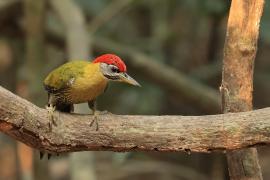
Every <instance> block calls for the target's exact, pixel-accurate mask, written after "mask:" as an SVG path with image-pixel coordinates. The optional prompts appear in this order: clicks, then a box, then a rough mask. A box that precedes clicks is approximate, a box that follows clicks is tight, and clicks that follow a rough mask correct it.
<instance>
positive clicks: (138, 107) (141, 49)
mask: <svg viewBox="0 0 270 180" xmlns="http://www.w3.org/2000/svg"><path fill="white" fill-rule="evenodd" d="M28 1H30V0H25V1H20V0H10V1H8V0H1V1H0V83H1V86H4V87H5V88H7V89H9V90H11V91H13V92H14V93H16V94H18V95H20V96H22V97H25V98H27V99H29V100H30V101H32V102H34V103H35V104H37V105H39V106H40V107H44V106H45V104H46V93H45V91H44V90H43V85H42V79H43V78H44V77H45V76H46V74H47V73H48V72H50V71H51V70H52V69H53V68H55V67H57V66H58V65H60V64H63V63H64V62H66V61H67V60H70V59H69V57H74V56H72V55H70V52H69V51H70V50H68V48H67V45H66V43H67V40H66V41H65V40H64V39H65V37H66V36H65V33H67V31H68V30H67V29H66V27H67V26H65V23H64V22H63V18H61V17H60V16H59V14H58V13H57V12H56V10H55V8H53V7H52V5H50V2H49V1H48V2H46V8H45V13H44V18H43V20H42V21H41V26H43V29H44V30H41V31H40V33H41V34H40V39H41V40H42V42H41V43H40V42H39V43H38V46H39V48H40V47H42V48H40V49H41V52H37V53H36V52H32V51H31V50H30V51H29V49H31V45H30V46H29V42H31V33H28V34H27V28H30V29H31V28H36V24H33V23H34V22H31V21H30V22H29V20H28V21H27V20H26V18H25V14H26V13H27V12H26V11H35V9H31V8H25V3H27V2H28ZM66 2H67V1H63V5H62V7H63V8H64V7H65V6H66V4H65V3H66ZM70 2H71V4H73V6H75V7H76V8H77V9H78V11H79V12H81V13H82V14H83V17H84V18H85V22H86V23H85V27H87V29H88V32H89V33H88V36H87V37H88V38H89V44H88V46H89V52H88V53H89V58H88V59H85V60H92V59H93V58H94V57H96V56H98V55H100V54H104V53H115V54H117V55H119V56H120V57H121V58H122V59H123V60H124V61H126V64H127V67H128V72H129V74H130V75H132V76H133V77H134V78H135V79H136V80H138V82H140V83H141V84H142V88H134V87H131V86H127V85H125V84H118V83H114V84H111V85H110V87H109V90H108V91H107V92H106V94H104V95H103V96H102V97H100V98H99V100H98V108H99V109H100V110H108V111H110V112H112V113H115V114H149V115H167V114H169V115H174V114H175V115H177V114H180V115H204V114H214V113H220V111H219V109H220V108H219V107H216V108H212V106H209V104H208V103H207V102H205V103H204V104H201V103H198V102H201V101H200V98H202V99H203V98H204V97H201V96H198V94H197V93H198V91H200V86H198V89H197V91H194V92H193V91H190V92H189V95H188V96H186V94H184V95H182V94H181V92H178V91H177V90H178V89H185V87H183V86H187V87H188V86H190V84H194V83H195V84H197V83H200V84H204V85H206V86H208V87H211V88H212V89H214V90H216V91H218V89H219V86H220V84H221V70H222V57H223V45H224V39H225V30H226V23H227V15H228V10H229V5H230V4H229V3H230V1H225V0H204V1H201V0H182V1H177V0H167V1H164V0H147V1H143V0H133V1H132V0H118V1H109V0H96V1H89V0H73V1H72V0H69V3H70ZM115 9H117V11H116V12H114V10H115ZM104 12H109V13H107V15H108V17H105V19H107V20H105V21H103V20H102V18H103V17H102V16H100V15H102V14H105V15H106V13H104ZM30 14H31V12H30ZM105 15H104V16H105ZM70 16H71V18H72V14H71V15H70ZM97 17H98V18H97ZM30 19H31V18H30ZM41 19H42V18H41ZM75 22H76V21H75ZM69 26H71V27H75V29H76V26H77V25H76V23H75V24H74V25H73V24H69ZM269 29H270V5H269V3H268V2H266V3H265V10H264V14H263V18H262V22H261V31H260V39H259V44H258V52H257V57H256V61H255V64H256V65H255V75H254V107H255V108H262V107H267V106H269V104H270V96H268V93H269V92H270V83H269V79H270V71H269V69H270V61H269V57H270V34H269ZM30 31H31V30H30ZM75 31H76V30H75ZM34 37H35V36H34ZM82 44H83V42H82ZM77 48H79V49H80V44H78V45H77ZM82 48H83V47H82ZM33 49H35V45H34V48H33ZM37 49H38V48H37ZM40 49H39V50H40ZM71 51H72V50H71ZM129 52H133V53H134V52H135V54H136V53H139V55H141V54H142V55H144V56H146V57H148V58H143V60H144V61H149V62H150V64H151V63H152V62H153V61H154V62H156V63H159V64H161V65H162V66H161V67H164V68H160V69H159V71H160V73H159V74H161V75H162V74H163V73H164V72H163V71H164V70H166V69H167V68H168V67H169V68H172V70H177V71H179V72H181V74H180V75H181V77H182V76H183V77H184V78H188V83H187V84H184V83H183V84H182V85H180V87H179V85H177V86H178V87H177V88H175V87H172V86H169V87H168V86H166V83H165V84H164V81H160V79H162V78H161V77H158V76H155V77H152V76H151V74H152V72H151V68H149V67H148V68H147V70H144V69H143V68H144V67H140V66H137V64H136V63H134V62H135V61H134V59H136V55H134V56H130V55H129ZM73 54H74V53H73ZM33 57H34V58H33ZM31 58H32V59H34V60H29V59H31ZM78 58H81V57H78ZM72 60H73V59H72ZM138 67H139V68H138ZM169 70H171V69H169ZM177 78H179V77H177V76H176V77H175V78H171V79H169V80H166V81H170V83H173V82H174V81H176V79H177ZM193 96H194V97H196V98H195V100H194V98H191V97H193ZM218 97H219V96H218ZM208 107H209V108H208ZM76 109H77V112H84V113H88V110H87V108H86V106H85V105H82V106H78V107H77V108H76ZM258 150H259V157H260V163H261V166H262V170H263V175H264V178H265V179H270V171H269V168H270V153H269V148H259V149H258ZM38 155H39V153H38V152H37V151H36V150H33V149H30V148H28V147H26V146H25V145H23V144H21V143H18V142H15V141H14V140H12V139H10V138H8V137H6V136H4V135H2V134H1V135H0V180H2V179H3V180H7V179H22V180H32V179H59V180H60V179H71V180H77V179H102V180H103V179H105V180H106V179H131V180H132V179H160V180H163V179H164V180H165V179H215V180H216V179H228V172H227V165H226V158H225V155H224V154H221V153H214V154H197V153H192V154H187V153H134V152H132V153H113V152H80V153H73V154H66V155H61V156H59V157H53V158H52V160H50V161H49V162H48V161H47V160H42V161H39V160H38Z"/></svg>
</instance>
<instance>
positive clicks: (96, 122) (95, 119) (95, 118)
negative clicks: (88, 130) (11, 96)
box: [90, 114, 99, 131]
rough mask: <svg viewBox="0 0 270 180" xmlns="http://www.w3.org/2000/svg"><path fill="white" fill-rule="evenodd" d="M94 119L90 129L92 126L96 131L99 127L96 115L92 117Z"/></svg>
mask: <svg viewBox="0 0 270 180" xmlns="http://www.w3.org/2000/svg"><path fill="white" fill-rule="evenodd" d="M93 116H94V118H93V120H92V121H91V123H90V127H92V126H93V125H94V124H95V125H96V131H98V129H99V127H98V116H97V115H96V114H94V115H93Z"/></svg>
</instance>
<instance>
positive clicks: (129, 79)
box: [119, 72, 141, 87]
mask: <svg viewBox="0 0 270 180" xmlns="http://www.w3.org/2000/svg"><path fill="white" fill-rule="evenodd" d="M119 78H120V81H121V82H124V83H128V84H131V85H133V86H139V87H141V85H140V84H139V83H138V82H137V81H136V80H135V79H133V78H132V77H130V76H129V75H128V74H127V73H124V72H123V73H119Z"/></svg>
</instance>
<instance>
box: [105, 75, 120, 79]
mask: <svg viewBox="0 0 270 180" xmlns="http://www.w3.org/2000/svg"><path fill="white" fill-rule="evenodd" d="M104 76H105V77H106V78H108V79H111V80H118V79H120V78H119V76H110V75H108V74H105V75H104Z"/></svg>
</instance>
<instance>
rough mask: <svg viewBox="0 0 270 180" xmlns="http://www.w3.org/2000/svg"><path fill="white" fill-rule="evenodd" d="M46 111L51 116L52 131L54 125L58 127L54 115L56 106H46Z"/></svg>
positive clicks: (50, 125) (50, 126)
mask: <svg viewBox="0 0 270 180" xmlns="http://www.w3.org/2000/svg"><path fill="white" fill-rule="evenodd" d="M46 109H47V111H48V116H49V120H50V121H49V128H50V129H52V125H54V126H56V125H57V124H56V122H55V119H54V115H53V113H54V111H55V106H53V105H50V104H49V105H47V106H46Z"/></svg>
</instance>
